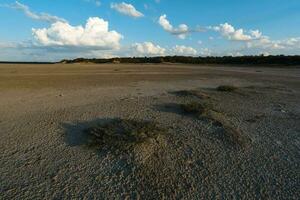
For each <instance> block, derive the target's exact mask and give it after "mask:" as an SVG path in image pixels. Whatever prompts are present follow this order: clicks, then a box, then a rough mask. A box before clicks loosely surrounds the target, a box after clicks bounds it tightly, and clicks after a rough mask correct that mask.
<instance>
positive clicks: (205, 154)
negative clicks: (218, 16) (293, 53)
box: [0, 64, 300, 199]
mask: <svg viewBox="0 0 300 200" xmlns="http://www.w3.org/2000/svg"><path fill="white" fill-rule="evenodd" d="M222 84H232V85H235V86H238V87H239V90H238V91H237V92H233V93H226V92H217V91H216V90H215V89H214V88H215V87H217V86H219V85H222ZM249 86H251V87H249ZM190 89H196V90H199V91H202V92H204V93H206V94H208V95H210V96H211V97H212V98H211V101H212V103H213V104H214V105H215V107H216V109H217V110H218V111H219V112H222V113H224V116H226V118H227V120H228V121H230V122H231V123H232V124H233V126H234V127H235V128H236V129H239V130H240V131H241V137H242V138H245V139H246V140H247V145H246V146H238V145H236V144H235V143H234V142H229V141H228V140H227V139H226V135H224V133H223V132H222V131H221V132H220V130H219V128H218V126H217V125H216V124H214V123H211V122H210V121H209V120H204V119H199V118H195V117H193V116H189V115H185V114H184V113H183V112H182V111H181V110H180V106H179V104H182V103H188V102H191V101H198V99H197V98H195V97H189V96H180V95H176V91H180V90H190ZM299 99H300V69H299V68H263V67H228V66H226V67H221V66H191V65H183V64H182V65H179V64H178V65H88V64H86V65H84V64H74V65H60V64H56V65H8V64H2V65H0V151H1V154H0V172H1V174H0V175H1V176H0V199H126V198H128V199H139V198H140V199H299V196H300V192H299V191H300V190H299V187H300V168H299V164H300V154H299V150H300V137H299V136H300V104H299ZM118 117H119V118H124V119H142V120H151V121H155V122H157V123H159V124H160V125H161V126H162V127H165V128H166V129H167V130H168V134H167V135H166V136H165V137H164V139H163V141H162V142H161V143H160V144H158V145H155V146H146V147H145V148H143V149H141V152H140V153H138V156H140V157H139V158H138V159H136V158H135V156H136V155H135V154H134V153H124V152H115V151H112V150H111V149H112V148H113V147H107V148H102V149H99V150H95V149H92V148H88V147H86V145H85V144H84V142H85V139H84V138H85V133H84V132H83V130H85V129H86V128H88V127H90V126H92V125H93V124H97V123H99V122H103V121H105V120H107V119H114V118H118Z"/></svg>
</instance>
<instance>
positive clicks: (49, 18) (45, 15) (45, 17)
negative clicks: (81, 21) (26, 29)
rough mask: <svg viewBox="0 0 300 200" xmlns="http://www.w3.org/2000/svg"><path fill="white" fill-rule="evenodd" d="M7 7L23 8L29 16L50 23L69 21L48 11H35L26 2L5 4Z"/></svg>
mask: <svg viewBox="0 0 300 200" xmlns="http://www.w3.org/2000/svg"><path fill="white" fill-rule="evenodd" d="M5 7H9V8H12V9H16V10H21V11H22V12H23V13H24V14H25V15H26V16H27V17H29V18H31V19H34V20H39V21H45V22H49V23H55V22H67V20H65V19H63V18H60V17H57V16H54V15H50V14H48V13H35V12H32V11H31V10H30V8H29V7H28V6H26V5H24V4H21V3H19V2H18V1H16V3H14V4H11V5H5Z"/></svg>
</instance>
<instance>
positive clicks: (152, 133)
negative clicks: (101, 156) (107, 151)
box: [86, 119, 166, 150]
mask: <svg viewBox="0 0 300 200" xmlns="http://www.w3.org/2000/svg"><path fill="white" fill-rule="evenodd" d="M86 132H87V134H88V136H89V144H90V145H93V146H95V145H96V146H102V145H108V146H110V147H116V148H119V149H123V150H126V149H130V148H131V147H133V146H135V145H138V144H142V143H146V142H147V141H150V140H151V141H155V140H156V139H157V137H158V136H159V135H161V134H164V133H165V132H166V130H165V129H163V128H161V127H159V126H158V125H157V124H156V123H154V122H150V121H136V120H128V119H114V120H111V121H109V122H107V123H104V124H99V125H96V126H94V127H91V128H89V129H87V130H86Z"/></svg>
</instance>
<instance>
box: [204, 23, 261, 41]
mask: <svg viewBox="0 0 300 200" xmlns="http://www.w3.org/2000/svg"><path fill="white" fill-rule="evenodd" d="M208 29H209V30H214V31H216V32H219V33H220V34H221V35H222V36H223V37H225V38H226V39H228V40H234V41H251V40H257V39H260V38H262V37H263V35H262V33H261V32H260V31H259V30H251V31H249V32H247V33H246V31H244V29H241V28H240V29H235V28H234V27H233V26H232V25H231V24H229V23H225V24H220V25H219V26H214V27H208Z"/></svg>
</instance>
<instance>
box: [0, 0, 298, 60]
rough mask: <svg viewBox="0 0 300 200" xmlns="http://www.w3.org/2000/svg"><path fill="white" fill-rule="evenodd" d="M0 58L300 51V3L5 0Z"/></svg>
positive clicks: (0, 23) (0, 12)
mask: <svg viewBox="0 0 300 200" xmlns="http://www.w3.org/2000/svg"><path fill="white" fill-rule="evenodd" d="M0 19H1V20H0V27H2V28H1V29H0V60H16V61H20V60H22V61H23V60H24V61H31V60H32V61H48V60H49V61H55V60H60V59H63V58H76V57H114V56H157V55H192V56H209V55H213V56H215V55H216V56H222V55H233V56H235V55H252V54H255V55H256V54H293V55H294V54H299V53H300V26H299V25H300V1H299V0H288V1H287V0H243V1H241V0H201V1H200V0H185V1H183V0H140V1H137V0H126V1H108V0H68V1H62V0H43V1H38V0H19V1H12V0H1V1H0Z"/></svg>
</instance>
